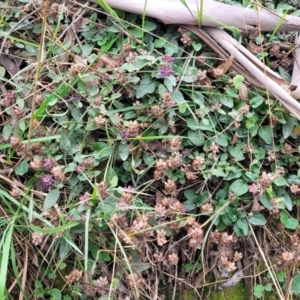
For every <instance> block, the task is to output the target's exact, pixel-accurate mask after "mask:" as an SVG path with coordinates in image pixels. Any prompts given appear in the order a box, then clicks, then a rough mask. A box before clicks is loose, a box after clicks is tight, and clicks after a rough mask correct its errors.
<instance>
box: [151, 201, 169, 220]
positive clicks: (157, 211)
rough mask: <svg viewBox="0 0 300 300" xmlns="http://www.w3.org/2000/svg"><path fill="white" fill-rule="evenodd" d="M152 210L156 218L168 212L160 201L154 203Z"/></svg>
mask: <svg viewBox="0 0 300 300" xmlns="http://www.w3.org/2000/svg"><path fill="white" fill-rule="evenodd" d="M154 211H155V218H156V219H158V218H163V217H165V216H166V214H167V212H168V211H167V209H166V207H165V206H163V205H162V204H160V203H156V205H155V208H154Z"/></svg>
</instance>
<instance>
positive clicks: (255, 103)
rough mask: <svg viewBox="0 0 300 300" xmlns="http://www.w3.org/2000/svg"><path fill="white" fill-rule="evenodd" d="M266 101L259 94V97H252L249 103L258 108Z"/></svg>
mask: <svg viewBox="0 0 300 300" xmlns="http://www.w3.org/2000/svg"><path fill="white" fill-rule="evenodd" d="M264 101H265V99H264V98H262V97H260V96H257V97H254V98H252V99H250V101H249V103H250V105H251V106H252V107H253V108H256V107H258V106H260V105H261V104H262V103H264Z"/></svg>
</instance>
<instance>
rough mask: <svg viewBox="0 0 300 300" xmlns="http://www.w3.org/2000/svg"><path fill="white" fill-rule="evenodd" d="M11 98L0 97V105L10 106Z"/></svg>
mask: <svg viewBox="0 0 300 300" xmlns="http://www.w3.org/2000/svg"><path fill="white" fill-rule="evenodd" d="M11 102H12V101H11V100H10V99H9V98H7V97H4V98H2V99H1V102H0V103H1V105H3V106H4V107H10V106H11Z"/></svg>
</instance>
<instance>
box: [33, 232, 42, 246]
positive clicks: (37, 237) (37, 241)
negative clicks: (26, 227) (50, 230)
mask: <svg viewBox="0 0 300 300" xmlns="http://www.w3.org/2000/svg"><path fill="white" fill-rule="evenodd" d="M31 238H32V244H33V245H36V246H40V245H42V244H43V241H44V238H45V234H44V233H40V232H33V233H32V234H31Z"/></svg>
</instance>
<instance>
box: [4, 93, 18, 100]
mask: <svg viewBox="0 0 300 300" xmlns="http://www.w3.org/2000/svg"><path fill="white" fill-rule="evenodd" d="M6 98H8V99H9V100H11V101H14V100H16V98H17V95H16V93H15V92H14V91H7V93H6Z"/></svg>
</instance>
